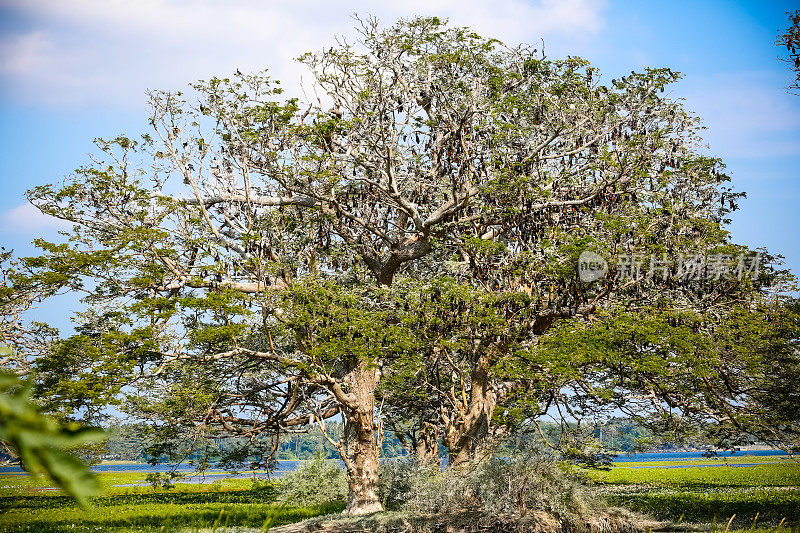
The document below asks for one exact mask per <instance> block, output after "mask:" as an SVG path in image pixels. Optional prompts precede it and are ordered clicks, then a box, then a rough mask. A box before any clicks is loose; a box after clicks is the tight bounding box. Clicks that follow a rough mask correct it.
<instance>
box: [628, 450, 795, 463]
mask: <svg viewBox="0 0 800 533" xmlns="http://www.w3.org/2000/svg"><path fill="white" fill-rule="evenodd" d="M745 455H754V456H757V457H764V456H770V455H786V452H785V451H783V450H753V451H738V452H730V451H727V452H717V456H716V457H742V456H745ZM707 457H708V454H707V453H706V452H653V453H634V454H631V455H625V454H620V455H618V456H617V457H616V458H614V462H621V461H636V462H644V461H678V460H681V459H704V458H707Z"/></svg>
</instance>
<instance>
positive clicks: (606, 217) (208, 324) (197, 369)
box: [16, 18, 772, 513]
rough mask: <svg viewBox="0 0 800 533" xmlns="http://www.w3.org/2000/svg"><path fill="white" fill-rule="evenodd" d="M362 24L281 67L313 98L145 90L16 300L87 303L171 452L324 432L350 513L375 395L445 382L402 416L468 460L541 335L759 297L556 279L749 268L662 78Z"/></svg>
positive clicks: (430, 26)
mask: <svg viewBox="0 0 800 533" xmlns="http://www.w3.org/2000/svg"><path fill="white" fill-rule="evenodd" d="M359 31H360V41H359V42H358V43H354V44H351V43H348V42H346V41H340V42H339V43H337V45H336V46H334V47H332V48H329V49H327V50H325V51H322V52H319V53H312V54H308V55H306V56H303V57H302V58H301V61H302V62H303V63H304V64H305V65H307V66H308V67H309V70H310V72H311V75H312V81H313V83H312V85H311V86H310V87H308V90H309V92H311V91H313V94H314V95H315V97H314V98H306V99H305V100H300V99H295V98H289V99H283V98H282V96H281V90H280V88H279V85H278V82H276V81H272V80H270V79H269V78H268V77H267V76H266V75H263V74H254V75H243V74H238V73H237V75H236V76H235V77H233V78H224V79H218V78H213V79H211V80H210V81H207V82H200V83H198V84H196V85H194V86H193V88H192V91H191V93H190V94H189V95H184V94H182V93H167V92H154V93H151V94H150V104H151V108H152V117H151V120H150V125H151V126H152V131H151V132H150V133H148V134H146V135H144V136H143V137H142V139H141V140H134V139H131V138H129V137H126V136H120V137H118V138H116V139H112V140H108V141H99V143H98V146H99V148H100V153H99V154H98V155H97V156H96V158H94V159H93V160H92V162H91V163H90V164H89V165H87V166H86V167H83V168H81V169H78V170H77V171H76V172H75V173H74V174H73V175H72V176H70V177H69V178H68V179H67V180H66V181H65V182H64V183H63V184H61V185H59V186H53V185H50V186H43V187H38V188H36V189H34V190H33V191H31V192H30V194H29V197H30V200H31V201H32V202H33V204H34V205H36V206H37V207H39V208H40V209H41V210H42V211H43V212H45V213H47V214H50V215H52V216H55V217H58V218H61V219H64V220H67V221H70V222H72V223H73V231H72V232H70V238H69V242H67V243H64V244H50V243H45V242H39V245H40V247H41V248H42V255H41V256H39V257H36V258H29V259H26V260H24V261H23V262H22V263H21V267H20V268H21V271H22V272H23V273H22V274H20V275H19V277H18V278H17V282H16V283H17V284H18V285H19V286H20V287H24V288H26V289H27V290H37V291H39V293H43V294H47V293H52V292H55V291H58V290H62V289H65V288H66V289H71V290H76V291H84V292H85V293H86V302H87V304H89V305H91V306H92V312H91V313H89V314H87V315H86V317H87V322H88V324H87V325H86V327H87V328H88V329H86V330H85V333H84V334H83V337H82V338H80V339H77V340H75V343H76V344H75V346H91V347H92V350H94V352H93V353H99V354H107V357H108V358H110V360H113V361H116V363H115V364H120V365H127V366H125V368H129V369H130V370H131V373H133V371H134V370H138V371H140V373H141V374H142V375H146V376H148V377H147V378H146V379H147V380H149V381H148V387H147V388H145V389H144V390H146V391H147V395H146V396H147V397H146V398H144V399H140V400H139V401H135V402H132V404H133V406H134V408H135V409H136V410H137V412H138V413H140V414H142V415H146V416H153V417H156V418H157V417H161V418H162V419H165V420H167V421H168V424H166V425H164V426H163V429H165V431H166V432H167V433H168V435H167V436H169V437H172V438H173V439H178V438H179V437H180V434H181V433H180V431H179V430H180V429H181V428H182V429H185V430H187V431H188V432H189V433H191V431H192V428H194V429H195V430H196V429H197V428H200V429H201V430H202V431H204V432H213V434H214V435H217V436H219V435H233V434H239V435H245V436H248V437H250V438H252V439H253V440H254V441H258V437H259V435H265V434H266V435H278V434H280V433H281V432H287V431H293V430H295V429H298V428H302V427H303V426H304V425H307V424H308V423H320V424H322V423H323V422H322V421H324V420H325V419H326V418H330V417H332V416H336V415H340V416H341V417H342V418H343V420H344V424H345V430H344V441H343V442H341V443H337V444H338V446H339V447H340V450H341V452H342V458H343V459H344V461H345V464H346V467H347V473H348V480H349V486H350V495H349V499H348V506H347V511H348V512H351V513H365V512H372V511H375V510H379V509H380V508H381V507H380V503H379V501H378V498H377V467H378V462H379V454H378V443H377V440H378V438H379V429H380V428H379V421H380V419H381V417H380V416H379V413H380V411H381V409H380V407H381V406H380V404H379V403H377V402H376V391H377V390H378V387H379V383H380V380H381V377H382V376H384V375H386V376H394V377H397V376H398V375H400V376H401V379H400V380H399V381H400V382H402V374H398V372H400V373H402V372H406V375H414V365H415V364H416V365H417V366H418V367H420V366H421V367H422V368H430V369H431V370H433V369H439V370H442V369H443V370H444V371H443V372H440V373H439V374H440V375H445V374H446V382H447V383H446V385H447V387H446V388H441V387H440V390H442V391H444V392H446V390H445V389H447V390H450V391H453V392H452V393H450V394H444V393H443V394H440V395H439V396H437V398H436V399H435V400H432V401H435V402H437V403H436V404H434V405H433V407H434V408H433V409H431V405H432V404H431V402H430V401H427V400H426V401H425V402H422V404H421V411H419V412H420V413H421V417H420V418H419V419H418V420H416V421H414V422H413V423H417V422H419V423H421V424H428V426H425V427H426V428H429V427H434V428H444V429H443V430H441V431H443V433H441V432H440V430H438V429H437V430H436V432H437V434H438V435H443V436H444V437H445V442H446V444H447V446H448V448H449V449H450V452H451V454H452V456H453V457H454V458H455V459H456V461H455V462H463V461H466V460H468V459H469V457H471V455H472V454H474V453H475V451H476V450H477V449H478V448H479V447H480V445H481V443H482V441H483V440H484V438H485V437H486V435H488V434H489V433H490V432H491V428H492V424H493V422H492V421H493V418H494V417H493V413H494V411H495V408H496V407H497V406H500V405H503V403H504V402H505V400H506V398H507V397H508V395H509V394H510V393H511V392H512V391H513V390H514V385H515V384H518V383H526V387H528V386H533V385H531V383H530V382H531V380H533V381H534V382H536V381H537V380H538V379H539V378H537V377H536V375H535V374H536V373H537V372H539V373H541V375H546V372H547V369H546V368H542V367H531V368H529V369H528V370H527V371H525V372H522V373H521V372H519V371H517V370H515V369H517V368H518V367H519V365H520V364H522V363H523V362H524V361H525V357H524V354H525V353H527V352H528V351H530V350H531V348H532V347H533V346H535V344H536V342H537V339H538V338H539V336H540V335H542V334H543V333H545V332H547V331H548V329H549V328H551V327H552V325H553V324H554V323H555V322H556V321H557V320H559V319H564V318H571V317H579V316H586V317H591V316H592V315H593V313H595V312H596V311H597V310H598V309H599V308H601V307H602V306H604V305H614V304H620V302H627V303H628V305H631V306H635V307H642V305H643V303H644V302H647V301H649V300H650V299H651V298H652V297H653V296H654V295H656V294H657V295H658V296H659V298H660V299H661V300H662V301H663V302H665V303H664V305H674V306H682V307H686V308H689V309H697V310H702V311H706V310H708V309H714V308H718V309H724V308H725V306H727V305H728V304H729V303H730V302H733V301H741V302H746V301H749V300H751V299H752V298H753V297H754V295H756V294H757V293H758V291H759V289H760V288H761V287H762V286H765V285H766V284H767V283H769V282H771V281H772V280H771V277H772V272H771V271H769V272H768V271H767V269H766V268H764V269H763V270H762V272H761V275H760V276H753V277H751V278H742V277H734V276H726V277H723V278H715V279H713V280H711V281H708V282H706V281H702V282H698V281H697V280H695V279H691V278H689V277H687V276H682V274H681V273H680V272H679V270H680V268H679V266H677V265H672V266H669V267H664V268H665V269H664V270H663V276H655V277H653V276H650V277H645V278H641V279H639V278H638V277H637V278H636V279H633V278H625V277H618V278H614V277H613V276H611V275H609V276H606V277H604V278H602V279H600V280H597V281H596V282H595V283H585V282H583V281H581V279H580V278H579V277H578V275H577V273H576V268H575V266H576V263H577V260H578V257H579V254H580V253H581V252H582V251H584V250H586V249H593V250H595V251H596V252H598V253H601V254H605V255H606V256H607V257H608V256H611V255H618V254H623V253H624V254H642V255H641V256H637V257H642V256H645V257H648V258H650V257H658V258H663V257H667V256H669V257H678V255H679V254H686V253H692V254H709V253H725V254H729V255H732V254H739V253H745V252H747V250H745V249H743V248H742V247H737V246H734V245H732V244H730V243H729V242H728V237H727V232H726V231H725V230H724V224H725V223H726V216H727V214H728V213H729V212H730V211H731V210H732V209H734V208H735V204H736V201H737V200H738V198H739V196H740V195H739V194H737V193H735V192H732V191H731V190H730V189H729V188H728V187H726V182H727V181H728V177H727V176H726V175H725V174H724V173H723V172H722V164H721V162H720V161H719V160H717V159H715V158H711V157H708V156H704V155H702V153H701V151H700V149H701V147H700V146H699V138H698V136H697V132H698V129H699V124H698V120H697V119H696V118H694V117H692V116H691V115H690V114H689V113H687V112H686V111H685V110H684V109H683V108H682V106H681V104H680V102H678V101H675V100H673V99H670V98H667V97H665V96H664V94H663V93H664V90H665V87H666V86H667V85H668V84H669V83H671V82H673V81H675V80H676V79H677V78H678V75H677V74H676V73H674V72H672V71H670V70H669V69H648V70H646V71H645V72H642V73H631V75H630V76H625V77H623V78H621V79H618V80H612V82H611V84H609V85H604V84H602V83H601V82H600V80H599V78H598V75H597V72H596V70H595V69H594V68H592V67H591V66H590V65H589V64H588V63H587V62H585V61H583V60H580V59H577V58H567V59H565V60H549V59H547V58H545V57H544V56H543V54H542V53H540V52H538V51H537V50H535V49H532V48H530V47H527V46H518V47H507V46H505V45H503V44H502V43H500V42H498V41H496V40H492V39H485V38H482V37H480V36H478V35H476V34H474V33H473V32H471V31H469V30H468V29H463V28H453V27H449V26H447V24H446V23H445V22H443V21H441V20H439V19H435V18H419V19H414V20H410V21H401V22H399V23H397V24H396V25H394V26H391V27H388V28H383V27H381V26H379V25H378V24H377V23H376V22H375V21H371V20H368V21H364V22H363V23H362V24H361V26H360V28H359ZM766 274H769V275H766ZM412 292H413V294H417V295H419V296H418V297H416V296H413V297H412ZM445 293H446V294H447V296H446V297H445V298H443V297H442V294H445ZM437 320H438V321H437ZM415 361H416V362H415ZM431 361H435V363H431ZM429 363H431V364H429ZM52 366H53V365H51V368H52ZM398 369H400V370H398ZM402 369H405V370H402ZM532 376H533V377H532ZM395 381H396V382H397V381H398V380H395ZM426 382H427V383H433V381H432V380H428V381H426ZM534 385H535V383H534ZM534 389H535V387H534ZM455 391H458V393H457V394H456V392H455ZM382 398H383V399H384V400H385V401H386V402H388V403H389V404H390V405H387V406H386V407H387V410H390V408H391V407H394V408H395V409H397V408H402V402H404V401H406V398H405V397H403V395H392V394H387V395H384V396H382ZM392 402H395V403H394V406H392V405H391V403H392ZM397 402H400V403H397ZM411 418H412V419H413V417H411ZM406 422H408V421H406ZM420 427H422V426H420ZM170 431H172V434H171V435H169V433H170ZM190 440H191V439H190ZM427 440H428V442H429V443H430V442H431V441H430V439H427ZM259 442H260V441H259ZM434 442H435V438H434Z"/></svg>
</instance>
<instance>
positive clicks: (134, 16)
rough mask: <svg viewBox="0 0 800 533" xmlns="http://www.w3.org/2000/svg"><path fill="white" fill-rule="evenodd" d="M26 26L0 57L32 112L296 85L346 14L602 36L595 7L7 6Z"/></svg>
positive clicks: (507, 32) (34, 2)
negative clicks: (172, 92) (158, 92)
mask: <svg viewBox="0 0 800 533" xmlns="http://www.w3.org/2000/svg"><path fill="white" fill-rule="evenodd" d="M3 3H4V4H5V5H6V8H7V9H11V10H13V11H16V12H17V13H18V14H21V15H24V18H25V19H32V20H33V21H35V22H34V26H35V27H33V28H28V29H27V32H20V33H19V35H18V36H17V37H15V38H14V39H13V40H11V41H10V42H9V43H8V44H7V45H4V46H3V49H2V56H0V57H2V61H3V63H2V65H4V67H5V68H3V70H2V75H3V78H4V79H3V82H4V85H5V86H6V90H7V91H10V96H12V97H14V98H16V99H22V100H25V101H27V102H28V103H34V104H42V103H48V104H60V105H63V104H65V103H73V104H96V103H99V102H102V103H105V104H112V105H119V104H123V105H133V106H136V107H140V106H141V104H142V102H143V101H144V97H143V91H144V90H145V89H147V88H178V87H183V86H185V84H186V83H188V82H190V81H194V80H196V79H198V78H207V77H209V76H212V75H224V74H226V73H230V72H232V71H233V70H234V69H236V68H239V69H241V70H243V71H248V70H257V69H262V68H266V67H269V68H270V70H271V71H272V73H273V75H274V76H275V77H278V78H280V79H282V80H283V81H284V82H285V83H287V82H288V83H289V86H290V87H292V86H296V80H297V79H298V78H299V76H300V74H301V72H302V68H301V67H300V66H299V65H297V64H294V63H293V61H292V59H293V58H295V57H297V56H298V55H300V54H301V53H303V52H306V51H309V50H315V49H318V48H320V47H322V46H325V45H327V44H331V43H332V42H333V39H334V37H335V36H336V35H342V34H351V33H352V28H353V26H354V21H353V19H352V16H351V15H352V14H353V13H359V14H374V15H376V16H378V17H379V18H380V19H381V20H383V21H384V22H385V23H391V22H393V21H394V20H396V19H397V18H400V17H410V16H414V15H437V16H440V17H445V18H450V20H451V21H452V22H453V23H454V24H457V25H464V26H470V27H472V28H474V29H475V30H476V31H478V32H479V33H481V34H484V35H487V36H492V37H498V38H501V39H503V40H506V41H507V42H510V43H517V42H521V41H526V42H532V43H538V41H539V38H540V37H544V38H545V39H546V43H547V44H548V46H549V45H550V43H554V44H557V43H559V42H562V43H566V42H572V41H576V40H578V41H580V40H585V39H587V38H589V37H590V36H593V35H596V34H597V33H598V32H599V31H600V29H601V28H602V26H603V10H604V7H605V5H604V2H601V1H592V0H539V1H538V2H537V1H534V2H529V1H524V0H496V1H494V2H490V1H486V0H409V1H406V2H404V3H396V4H373V3H371V2H369V1H368V0H350V1H348V2H329V1H327V0H305V1H302V0H301V1H296V2H292V3H289V2H260V1H256V0H237V1H235V2H215V1H211V0H201V1H194V2H190V1H188V0H142V1H139V2H130V1H121V0H105V1H103V0H75V1H71V2H63V1H62V0H26V1H23V0H5V1H4V2H3Z"/></svg>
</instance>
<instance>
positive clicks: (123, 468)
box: [0, 450, 786, 485]
mask: <svg viewBox="0 0 800 533" xmlns="http://www.w3.org/2000/svg"><path fill="white" fill-rule="evenodd" d="M775 455H786V452H784V451H782V450H755V451H739V452H719V453H718V455H717V457H720V458H724V457H742V456H758V457H763V456H775ZM707 457H708V454H706V453H704V452H653V453H635V454H631V455H625V454H622V455H618V456H617V457H616V458H615V459H614V461H615V462H622V461H629V462H644V461H671V460H672V461H678V460H685V459H704V458H707ZM301 463H302V461H278V462H277V466H276V468H275V470H273V471H272V472H271V473H270V474H269V475H268V474H267V473H266V472H257V473H253V472H250V473H238V474H231V473H229V472H224V471H220V470H215V469H213V467H212V468H211V469H210V470H209V471H207V472H206V473H205V475H198V474H195V473H194V467H193V466H191V465H178V466H177V467H175V468H174V469H175V470H176V471H178V472H181V473H186V474H187V476H186V477H185V478H183V479H181V480H180V482H181V483H209V482H212V481H214V480H217V479H224V478H232V477H237V478H252V477H258V478H262V479H263V478H266V477H271V478H276V477H281V476H284V475H286V474H287V473H288V472H291V471H292V470H294V469H295V468H297V467H298V466H299V465H300V464H301ZM338 463H339V464H340V466H343V465H342V462H341V461H338ZM756 464H758V463H737V464H732V465H730V466H739V467H747V466H755V465H756ZM717 466H725V464H724V463H720V464H712V465H659V466H638V467H631V468H687V467H689V468H713V467H717ZM171 469H172V468H171V467H170V466H169V465H155V466H153V465H149V464H146V463H127V464H107V465H95V466H93V467H92V470H93V471H95V472H142V473H143V474H146V473H149V472H168V471H170V470H171ZM22 472H23V471H22V469H21V468H19V467H18V466H6V467H0V474H21V473H22ZM139 484H140V483H136V485H139Z"/></svg>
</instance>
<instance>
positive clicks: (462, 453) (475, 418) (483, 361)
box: [442, 355, 497, 466]
mask: <svg viewBox="0 0 800 533" xmlns="http://www.w3.org/2000/svg"><path fill="white" fill-rule="evenodd" d="M470 385H471V387H470V392H469V399H468V403H467V404H466V405H465V406H464V407H465V409H463V410H461V412H453V413H450V414H446V413H445V412H444V411H443V412H442V418H443V419H444V424H445V431H444V444H445V446H447V449H448V451H449V452H450V457H449V464H451V465H453V466H458V465H462V464H464V463H467V462H469V461H470V460H471V459H473V458H474V457H475V454H476V452H477V451H478V450H479V449H480V447H481V446H482V445H483V444H484V441H485V439H486V437H487V435H488V434H489V428H490V424H491V419H492V412H493V411H494V408H495V405H497V396H496V394H495V392H494V391H493V390H492V388H491V384H490V380H489V358H488V356H486V355H482V356H481V357H480V359H479V361H478V364H477V365H475V368H474V370H473V372H472V375H471V376H470Z"/></svg>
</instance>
